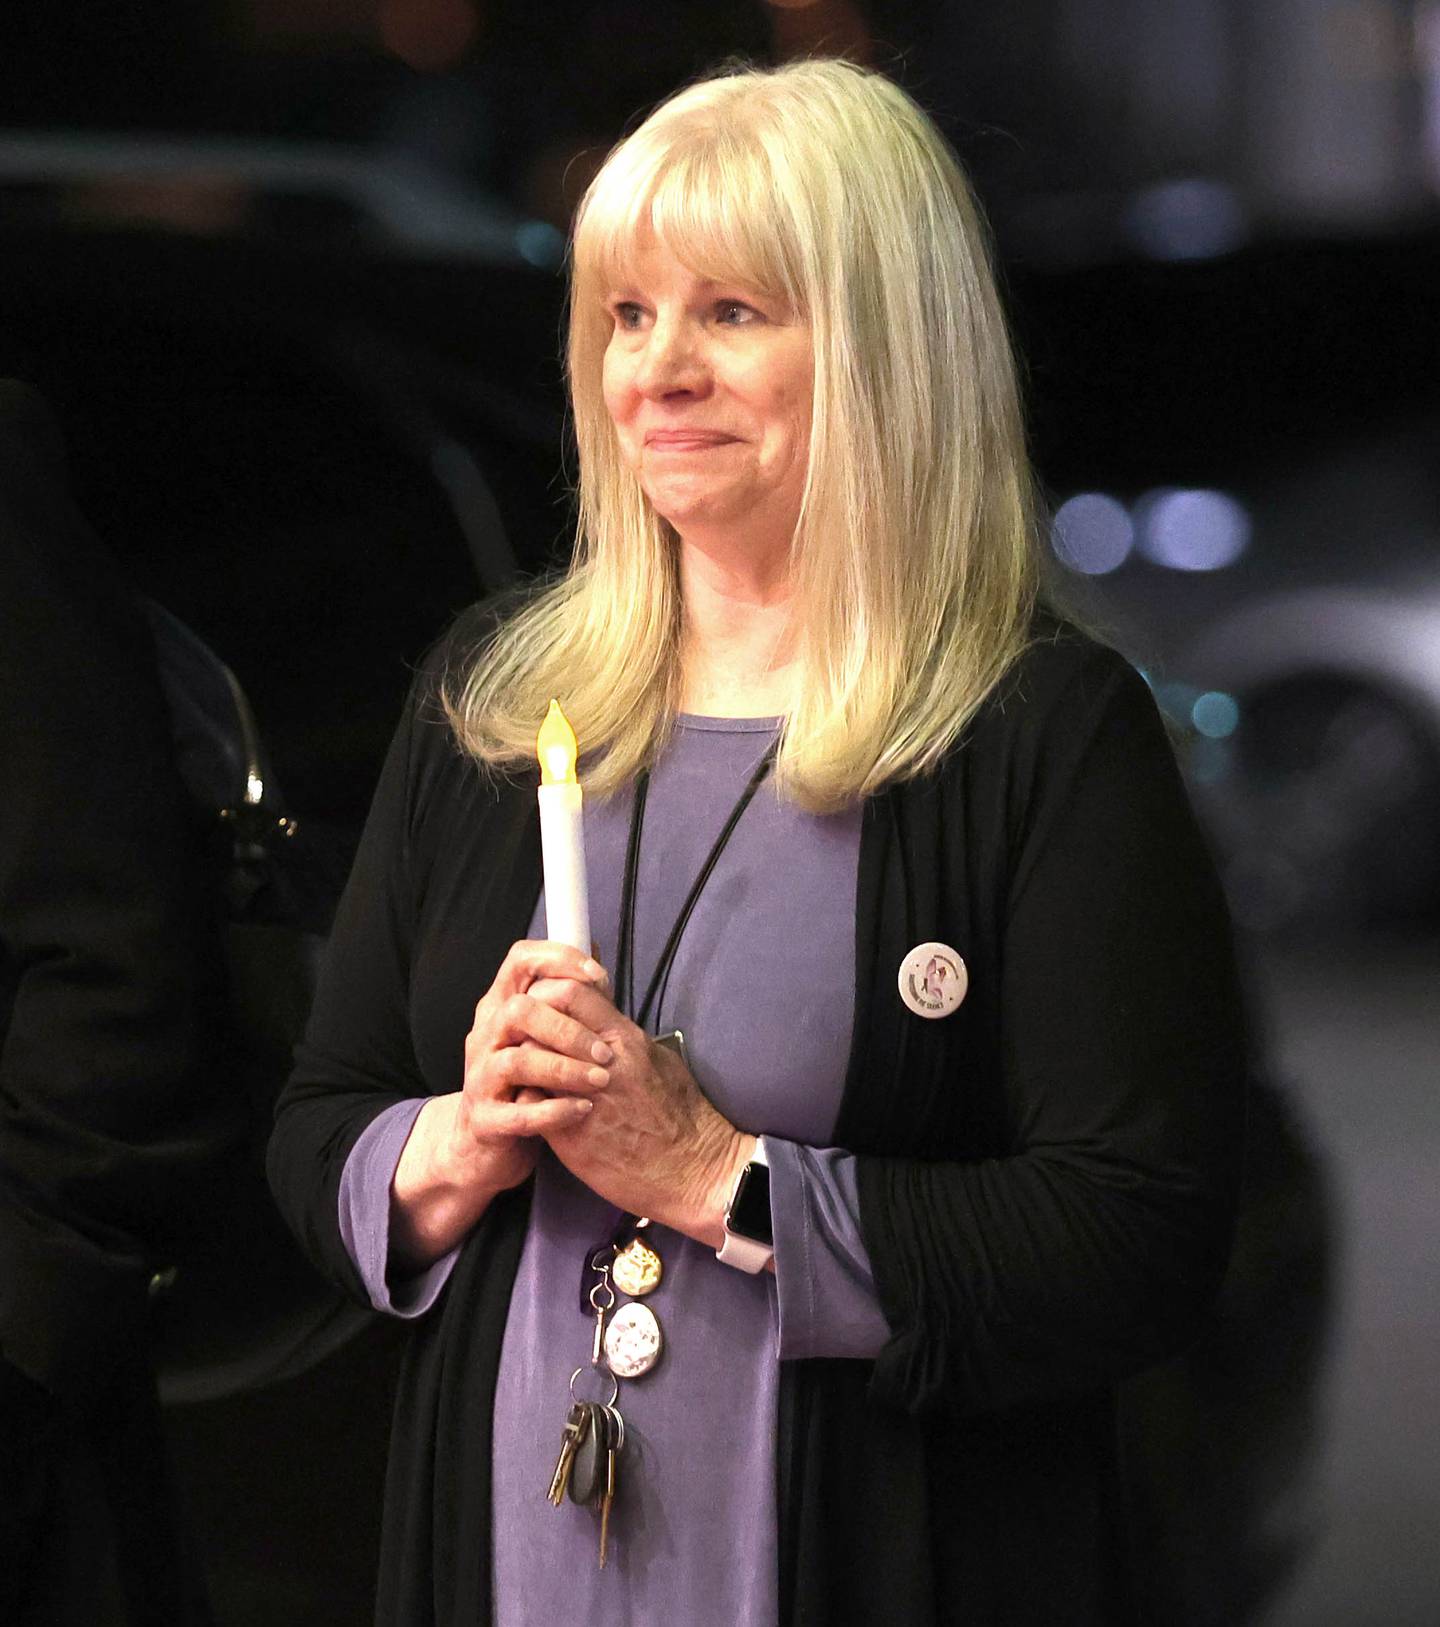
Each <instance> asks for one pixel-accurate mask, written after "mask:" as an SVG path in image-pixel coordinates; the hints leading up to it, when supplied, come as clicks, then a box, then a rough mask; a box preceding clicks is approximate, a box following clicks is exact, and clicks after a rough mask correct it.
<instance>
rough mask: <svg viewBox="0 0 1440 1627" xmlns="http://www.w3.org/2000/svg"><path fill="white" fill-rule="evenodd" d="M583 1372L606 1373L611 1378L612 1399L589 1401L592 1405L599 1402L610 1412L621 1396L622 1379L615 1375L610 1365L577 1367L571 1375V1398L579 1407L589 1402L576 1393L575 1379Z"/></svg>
mask: <svg viewBox="0 0 1440 1627" xmlns="http://www.w3.org/2000/svg"><path fill="white" fill-rule="evenodd" d="M582 1373H604V1375H605V1377H606V1378H608V1379H609V1380H610V1399H609V1400H608V1401H601V1402H599V1403H596V1402H593V1401H592V1402H589V1403H588V1405H590V1406H595V1405H597V1404H598V1405H599V1406H602V1407H604V1408H605V1410H606V1411H607V1412H608V1411H609V1410H610V1408H611V1407H613V1406H614V1405H615V1402H616V1400H617V1399H618V1398H619V1395H620V1380H619V1379H618V1378H616V1377H615V1375H614V1373H612V1372H611V1371H610V1369H609V1368H608V1367H577V1368H576V1369H575V1371H574V1372H573V1373H571V1375H570V1399H571V1400H572V1401H573V1402H574V1403H575V1405H576V1406H577V1407H578V1406H581V1405H585V1404H587V1403H582V1402H581V1400H580V1397H579V1396H578V1395H576V1393H575V1380H576V1379H577V1378H579V1377H580V1375H581V1374H582Z"/></svg>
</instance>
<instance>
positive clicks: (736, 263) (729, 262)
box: [575, 129, 807, 316]
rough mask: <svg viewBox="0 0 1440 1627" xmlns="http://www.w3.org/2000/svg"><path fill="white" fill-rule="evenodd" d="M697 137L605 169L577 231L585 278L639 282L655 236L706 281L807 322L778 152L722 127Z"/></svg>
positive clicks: (622, 158)
mask: <svg viewBox="0 0 1440 1627" xmlns="http://www.w3.org/2000/svg"><path fill="white" fill-rule="evenodd" d="M687 135H689V137H690V139H689V140H688V141H687V142H685V143H684V144H680V143H677V144H676V145H674V146H670V147H665V146H659V147H658V149H656V150H651V151H642V152H627V151H626V150H625V149H621V151H620V152H618V153H617V154H616V155H615V158H614V159H612V161H611V162H610V163H609V164H608V165H607V166H606V168H605V169H604V171H602V173H601V175H600V177H599V180H598V182H597V185H596V187H595V189H594V191H593V192H592V193H591V195H590V197H589V198H588V199H587V200H586V204H585V209H584V212H583V214H582V216H581V218H580V222H579V224H578V227H577V230H576V235H575V265H576V271H577V275H578V276H580V277H582V278H583V279H584V281H585V282H587V283H592V284H596V285H600V284H603V285H606V286H610V287H620V286H623V285H625V284H627V283H630V282H633V281H634V280H635V272H636V260H637V257H638V254H639V252H640V246H641V244H642V243H643V241H644V240H645V239H646V238H647V237H648V236H649V235H650V234H651V233H653V234H654V236H655V238H656V239H658V241H659V242H660V243H661V244H663V245H664V247H665V248H667V249H668V250H669V251H670V252H671V253H672V254H673V255H674V256H675V258H676V259H677V260H679V261H680V262H681V264H682V265H684V266H685V267H686V269H687V270H689V271H691V272H693V273H694V274H695V275H696V276H699V277H705V278H708V279H710V280H711V281H713V282H718V283H733V284H738V285H740V286H742V287H746V288H753V289H754V290H756V292H757V293H762V294H766V295H769V296H770V297H772V298H781V299H784V300H785V301H786V303H787V304H788V305H789V306H790V307H791V308H792V309H793V310H794V311H795V312H796V313H797V314H799V315H802V316H803V315H805V314H806V309H805V307H806V303H807V302H806V301H805V299H804V298H803V297H802V290H801V278H800V275H799V266H800V263H801V256H800V254H799V252H798V245H797V243H796V240H795V232H794V213H793V211H792V210H789V209H786V208H785V207H784V203H783V199H782V197H781V187H780V185H779V184H778V177H776V176H775V175H774V174H773V171H772V166H771V164H770V162H769V155H768V154H766V153H765V152H764V151H763V150H757V146H756V145H752V144H750V143H746V144H745V145H743V146H742V145H741V144H740V143H739V142H737V141H736V140H734V138H733V137H732V136H730V135H729V134H728V133H722V132H718V131H715V130H713V129H712V130H709V131H705V132H703V133H702V132H694V131H691V132H687ZM697 135H699V136H700V139H698V140H697V139H695V138H696V136H697ZM632 139H633V138H632ZM627 160H628V161H627Z"/></svg>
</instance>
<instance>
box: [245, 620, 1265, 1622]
mask: <svg viewBox="0 0 1440 1627" xmlns="http://www.w3.org/2000/svg"><path fill="white" fill-rule="evenodd" d="M432 688H433V683H432V681H431V680H430V679H428V678H423V679H422V680H421V683H420V685H419V686H418V687H417V697H418V698H417V699H416V701H415V703H414V704H413V705H412V707H411V709H410V712H409V714H408V718H407V721H406V723H405V724H404V725H402V728H401V731H400V734H399V735H398V736H397V739H396V742H395V745H394V746H393V748H392V751H391V755H390V758H389V760H388V762H387V766H386V770H385V773H384V775H383V777H382V781H381V786H380V789H379V792H378V793H377V798H376V805H375V808H374V810H373V812H372V815H371V820H370V824H369V826H368V827H367V831H366V835H365V839H364V841H363V843H362V847H361V851H360V854H359V857H358V859H357V863H356V868H355V872H354V875H353V877H352V880H351V884H350V887H349V889H348V891H347V894H346V897H345V900H344V902H343V903H342V906H341V911H340V915H339V919H338V922H337V927H336V935H335V939H334V940H333V948H332V956H331V962H330V966H329V969H328V972H327V975H326V978H325V980H324V983H323V985H322V989H321V992H320V996H319V999H318V1001H317V1004H316V1009H315V1013H314V1016H313V1018H312V1023H311V1028H310V1031H309V1034H308V1036H307V1042H306V1044H305V1045H304V1046H302V1048H301V1052H300V1056H299V1065H298V1068H297V1072H296V1074H295V1077H294V1078H293V1079H292V1081H291V1083H290V1086H289V1087H288V1089H287V1092H286V1094H285V1096H284V1098H283V1099H282V1101H281V1104H280V1107H279V1110H278V1114H277V1124H276V1130H275V1135H274V1138H273V1140H272V1143H271V1155H270V1169H271V1181H272V1185H273V1187H274V1190H275V1193H276V1196H277V1199H278V1200H279V1202H280V1204H281V1207H282V1209H283V1210H284V1212H285V1213H286V1215H287V1217H288V1218H289V1220H290V1223H291V1225H292V1226H293V1227H294V1228H295V1230H296V1232H297V1234H298V1235H299V1236H300V1237H301V1239H302V1241H303V1242H304V1243H305V1244H306V1246H307V1247H308V1249H309V1251H310V1252H311V1254H312V1255H313V1256H314V1257H315V1259H316V1260H317V1262H318V1263H319V1264H320V1265H321V1266H322V1268H324V1269H326V1270H327V1271H328V1272H329V1273H330V1275H331V1276H332V1277H334V1278H335V1279H336V1280H337V1281H339V1282H340V1283H342V1284H343V1285H344V1286H346V1287H347V1288H349V1289H350V1290H351V1291H352V1292H356V1293H359V1292H361V1290H360V1285H359V1282H358V1279H357V1277H356V1274H355V1272H354V1269H353V1267H352V1266H351V1263H350V1261H349V1258H348V1256H347V1255H346V1253H345V1250H344V1247H343V1244H342V1243H341V1240H340V1236H339V1231H338V1224H337V1218H336V1217H337V1195H338V1187H339V1181H340V1174H341V1170H342V1169H343V1166H344V1163H345V1159H346V1157H347V1155H348V1153H349V1151H350V1149H351V1147H352V1146H353V1145H354V1143H355V1141H356V1139H357V1137H358V1136H359V1135H360V1133H361V1132H362V1131H363V1129H364V1128H365V1126H366V1125H367V1124H368V1123H369V1122H370V1121H371V1120H372V1119H373V1117H374V1116H375V1114H376V1113H377V1112H379V1111H380V1110H381V1109H382V1108H383V1107H385V1106H386V1105H387V1104H388V1103H390V1102H391V1101H395V1100H398V1099H401V1098H403V1097H405V1096H408V1095H414V1094H417V1093H421V1092H424V1091H426V1090H434V1091H441V1090H449V1089H453V1088H455V1086H456V1084H457V1083H458V1079H459V1055H460V1049H459V1045H460V1040H461V1039H462V1038H463V1034H464V1031H465V1028H466V1027H467V1026H468V1019H469V1010H470V1007H471V1006H472V1005H473V1002H474V1000H475V999H476V998H478V996H479V995H480V994H481V993H483V991H484V989H485V988H486V987H487V986H488V984H489V982H490V981H491V978H492V976H493V973H494V971H495V969H496V967H497V966H498V964H499V962H500V960H501V958H502V957H503V955H504V954H505V952H506V950H507V948H508V947H509V945H510V943H511V942H512V941H513V940H514V939H516V938H517V937H519V936H521V935H522V934H523V933H524V931H525V929H526V926H527V924H528V920H529V917H530V913H531V910H532V909H533V906H534V903H535V900H536V897H537V895H538V888H539V833H538V825H537V820H536V816H535V804H534V795H533V782H531V781H529V780H528V779H527V780H524V781H522V782H520V783H509V784H496V783H494V782H493V781H487V780H486V779H484V778H483V777H482V776H481V775H480V773H479V772H478V771H477V770H476V769H475V768H474V767H473V765H471V764H470V763H468V762H466V761H465V760H464V759H462V758H461V756H460V755H459V753H458V752H457V751H456V749H455V747H454V745H453V743H452V742H451V740H450V738H449V737H448V735H447V732H446V730H445V727H444V724H443V722H442V721H441V720H440V718H439V716H438V710H437V708H436V707H435V705H434V701H433V694H432V692H431V691H432ZM858 901H859V902H858V920H857V922H856V948H857V959H856V991H855V995H856V1002H855V1026H854V1041H853V1049H852V1054H851V1059H850V1067H849V1072H848V1076H847V1080H846V1086H845V1092H844V1097H843V1101H842V1106H841V1112H840V1118H839V1122H838V1125H837V1130H836V1141H837V1143H838V1144H839V1145H842V1146H844V1147H847V1148H849V1149H851V1150H852V1151H854V1152H856V1153H857V1154H859V1155H860V1163H859V1170H860V1205H861V1222H862V1229H863V1231H864V1235H865V1239H866V1243H867V1246H868V1249H869V1253H870V1258H871V1262H872V1265H873V1268H874V1271H875V1277H876V1282H877V1285H878V1288H879V1292H880V1295H881V1300H882V1303H883V1306H884V1308H885V1312H886V1315H887V1318H888V1320H889V1322H890V1325H891V1328H892V1333H893V1337H892V1339H891V1341H890V1343H889V1345H888V1346H887V1347H886V1348H885V1350H884V1351H883V1352H882V1353H881V1355H880V1357H879V1358H878V1360H876V1361H874V1362H859V1361H842V1360H833V1361H804V1362H794V1363H787V1364H786V1368H785V1372H784V1375H783V1378H782V1386H781V1430H780V1440H779V1444H778V1453H777V1473H778V1476H779V1483H780V1519H781V1531H780V1559H781V1601H782V1608H781V1617H782V1620H783V1621H784V1622H785V1623H787V1624H789V1623H805V1624H815V1627H820V1624H825V1627H831V1624H839V1623H852V1622H853V1623H857V1624H859V1623H870V1622H875V1621H879V1620H896V1621H901V1622H904V1623H906V1624H907V1627H925V1624H927V1623H935V1624H940V1623H951V1622H954V1623H962V1622H963V1623H965V1624H966V1627H983V1624H990V1623H1005V1624H1007V1627H1008V1624H1022V1623H1035V1624H1036V1627H1039V1624H1042V1623H1043V1624H1045V1627H1055V1624H1057V1623H1077V1624H1078V1623H1100V1622H1107V1623H1108V1622H1118V1621H1127V1620H1130V1619H1132V1608H1131V1605H1130V1602H1129V1587H1128V1580H1127V1576H1126V1566H1125V1558H1124V1539H1123V1522H1122V1509H1121V1487H1120V1483H1119V1465H1118V1463H1117V1459H1116V1448H1115V1441H1114V1416H1113V1413H1114V1409H1113V1398H1114V1385H1115V1383H1116V1382H1117V1381H1118V1380H1119V1379H1120V1378H1122V1377H1123V1376H1124V1375H1125V1374H1127V1373H1129V1372H1132V1371H1134V1370H1136V1369H1138V1368H1140V1367H1143V1366H1145V1365H1146V1364H1148V1363H1150V1362H1152V1361H1154V1360H1156V1359H1158V1358H1159V1357H1162V1356H1164V1355H1166V1354H1167V1353H1169V1352H1171V1351H1173V1350H1175V1349H1176V1348H1178V1347H1179V1346H1180V1345H1182V1344H1183V1343H1184V1342H1185V1340H1186V1339H1187V1338H1188V1337H1189V1336H1190V1335H1191V1333H1192V1332H1193V1330H1194V1328H1195V1326H1196V1324H1197V1320H1198V1318H1199V1317H1200V1315H1201V1314H1202V1313H1203V1311H1204V1309H1205V1307H1206V1306H1207V1304H1208V1302H1209V1300H1210V1298H1211V1296H1212V1294H1213V1292H1214V1290H1215V1288H1216V1286H1217V1285H1218V1282H1219V1279H1220V1275H1221V1272H1222V1270H1223V1267H1224V1263H1225V1257H1226V1253H1227V1249H1228V1244H1229V1235H1230V1229H1231V1223H1232V1217H1233V1209H1234V1201H1235V1190H1236V1185H1237V1179H1238V1168H1239V1155H1240V1139H1241V1122H1242V1112H1243V1106H1242V1099H1243V1079H1244V1054H1243V1053H1244V1045H1243V1035H1242V1031H1241V1019H1240V1002H1239V998H1238V994H1237V990H1236V981H1235V970H1234V961H1233V956H1232V949H1231V943H1230V935H1229V928H1228V923H1227V918H1226V913H1225V909H1224V905H1223V902H1222V899H1221V895H1220V891H1219V888H1218V885H1217V883H1216V880H1215V877H1214V874H1213V871H1212V868H1211V866H1210V863H1209V860H1208V858H1207V855H1206V853H1205V850H1204V847H1203V844H1202V842H1201V840H1200V837H1199V835H1198V833H1197V830H1196V827H1195V824H1194V821H1193V818H1192V816H1191V814H1190V811H1189V807H1188V805H1187V803H1186V800H1185V796H1184V793H1183V790H1182V788H1181V785H1180V781H1179V777H1178V774H1177V771H1176V768H1175V765H1174V761H1173V758H1172V755H1171V752H1170V749H1169V745H1168V742H1167V740H1166V739H1165V736H1164V732H1163V729H1162V726H1161V723H1160V720H1159V718H1158V716H1157V714H1156V711H1155V708H1154V705H1153V703H1152V701H1151V699H1150V696H1149V694H1148V692H1147V690H1146V689H1145V686H1144V685H1143V683H1142V682H1141V681H1140V679H1139V678H1138V677H1137V676H1136V675H1135V674H1134V673H1133V672H1132V671H1131V670H1130V669H1129V668H1128V667H1127V666H1126V665H1125V664H1124V663H1123V662H1122V661H1121V660H1120V659H1119V658H1118V657H1117V656H1115V655H1114V654H1113V653H1111V652H1110V651H1108V650H1105V649H1103V648H1102V647H1100V646H1098V645H1095V644H1093V643H1092V642H1090V641H1089V640H1087V639H1085V638H1083V637H1082V636H1081V635H1079V634H1077V633H1074V632H1072V631H1069V630H1065V629H1061V628H1057V627H1053V626H1052V627H1049V628H1047V629H1046V630H1045V631H1043V632H1042V634H1041V635H1040V636H1039V637H1038V638H1037V642H1036V643H1035V644H1034V645H1033V646H1032V648H1031V649H1030V650H1029V652H1028V653H1027V654H1026V655H1025V656H1024V658H1023V659H1022V660H1021V661H1020V662H1019V663H1018V664H1017V666H1016V667H1015V668H1014V669H1013V670H1012V672H1011V673H1010V675H1009V676H1008V677H1007V679H1006V680H1005V681H1004V682H1003V683H1002V685H1001V686H1000V687H999V689H998V690H997V691H996V693H995V694H994V695H992V696H991V698H990V700H989V701H988V702H987V704H986V705H985V707H984V708H983V710H982V712H981V714H980V715H979V716H978V717H977V719H976V720H975V722H974V724H973V725H972V727H971V728H970V729H969V730H968V731H967V733H966V736H965V738H964V740H963V741H962V743H961V745H960V746H959V747H958V748H957V749H956V750H955V751H954V752H953V753H952V755H951V756H950V758H949V759H948V761H947V763H946V765H945V767H944V769H943V771H942V772H940V773H938V774H936V775H933V776H930V777H927V778H925V779H922V780H917V781H912V782H910V783H908V784H905V785H902V786H897V787H894V788H892V789H890V790H888V791H887V792H885V793H883V794H881V795H880V796H878V797H875V798H874V799H872V800H871V802H870V803H869V804H868V805H867V807H866V809H865V815H864V821H863V826H862V835H861V848H860V877H859V889H858ZM931 939H938V940H940V941H942V942H945V943H948V944H950V945H952V946H953V947H954V948H956V949H957V950H959V952H960V953H961V954H962V955H963V956H964V957H965V960H966V962H967V965H968V968H969V972H970V990H969V994H968V997H967V998H966V1000H965V1003H964V1004H963V1005H962V1006H961V1007H960V1009H959V1010H958V1011H957V1012H956V1013H955V1014H954V1015H953V1016H951V1017H949V1018H946V1019H943V1020H939V1021H932V1020H926V1019H921V1018H918V1017H916V1016H914V1015H912V1014H911V1013H910V1012H909V1011H908V1010H907V1009H906V1007H905V1006H904V1005H903V1003H902V1002H901V1000H900V997H899V992H898V984H897V976H898V971H899V966H900V963H901V960H902V959H903V957H904V956H905V954H906V953H907V952H908V951H909V950H910V949H911V948H912V947H913V946H914V945H916V944H918V943H921V942H924V941H927V940H931ZM412 1025H413V1029H412ZM412 1031H413V1042H412ZM442 1039H443V1043H441V1040H442ZM528 1204H529V1192H528V1187H525V1188H521V1189H519V1190H518V1191H516V1192H514V1193H510V1194H507V1195H506V1196H505V1197H504V1198H503V1199H501V1200H500V1201H498V1202H497V1203H495V1204H494V1205H492V1207H491V1210H490V1211H489V1213H488V1214H487V1215H486V1217H485V1219H484V1221H483V1222H482V1223H481V1225H480V1226H479V1227H477V1228H476V1230H475V1232H474V1233H473V1234H472V1235H471V1237H470V1238H469V1239H468V1240H467V1242H466V1243H465V1245H464V1246H463V1248H462V1250H461V1255H460V1258H459V1261H458V1263H457V1267H456V1270H455V1272H454V1274H453V1275H452V1277H451V1279H450V1282H449V1285H448V1287H447V1289H446V1291H445V1294H444V1296H443V1298H442V1300H441V1302H440V1303H439V1304H438V1305H437V1306H436V1307H435V1308H434V1309H433V1310H432V1311H431V1312H430V1313H429V1314H428V1315H427V1316H426V1317H425V1318H424V1319H423V1320H422V1321H421V1322H420V1323H419V1324H418V1325H417V1327H416V1329H415V1333H414V1336H413V1340H412V1345H411V1349H410V1352H409V1356H408V1360H407V1365H406V1369H405V1373H404V1377H403V1380H402V1387H401V1394H400V1398H399V1402H398V1404H397V1412H396V1419H395V1428H394V1436H393V1441H392V1452H391V1464H390V1474H389V1481H388V1485H387V1498H386V1519H385V1538H384V1543H383V1550H382V1555H381V1577H380V1598H379V1608H378V1620H379V1621H380V1622H382V1623H385V1624H387V1627H388V1624H394V1623H403V1624H404V1627H412V1624H413V1627H418V1624H421V1623H431V1622H434V1623H443V1624H446V1627H449V1624H452V1623H453V1624H455V1627H459V1624H461V1623H463V1624H464V1627H475V1624H479V1623H484V1622H487V1621H488V1620H489V1616H490V1577H489V1542H488V1540H487V1536H486V1533H487V1531H488V1529H489V1516H490V1425H491V1418H490V1413H491V1406H492V1399H493V1394H494V1381H495V1374H496V1368H497V1364H498V1358H499V1351H500V1341H501V1338H502V1335H503V1331H504V1326H505V1319H506V1313H507V1307H508V1299H509V1293H510V1285H511V1283H512V1282H513V1279H514V1273H515V1269H516V1265H517V1262H518V1259H519V1254H520V1247H521V1242H522V1240H523V1236H524V1230H525V1225H526V1220H527V1214H528ZM686 1627H699V1624H688V1623H687V1624H686Z"/></svg>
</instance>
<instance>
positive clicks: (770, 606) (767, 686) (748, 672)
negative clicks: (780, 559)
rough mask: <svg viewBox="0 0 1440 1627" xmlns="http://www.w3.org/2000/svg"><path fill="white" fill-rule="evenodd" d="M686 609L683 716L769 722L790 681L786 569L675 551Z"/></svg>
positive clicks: (781, 707)
mask: <svg viewBox="0 0 1440 1627" xmlns="http://www.w3.org/2000/svg"><path fill="white" fill-rule="evenodd" d="M680 585H681V593H682V595H683V598H684V603H685V645H684V652H683V657H682V659H683V667H682V684H681V700H680V704H681V709H682V710H683V711H686V712H693V713H697V714H699V715H700V716H702V717H775V716H779V715H781V714H783V713H785V712H787V711H789V709H790V703H791V683H792V681H793V677H794V651H793V643H794V640H793V634H792V629H791V588H790V579H789V572H788V569H778V570H777V569H773V568H772V569H756V568H754V567H753V566H752V565H750V564H749V563H748V562H747V563H745V564H743V565H740V566H731V565H728V564H720V563H717V562H716V560H714V559H713V558H712V557H709V556H706V555H702V554H699V553H698V552H696V551H694V550H692V549H690V548H689V547H687V546H686V544H685V543H683V542H682V543H681V545H680Z"/></svg>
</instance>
